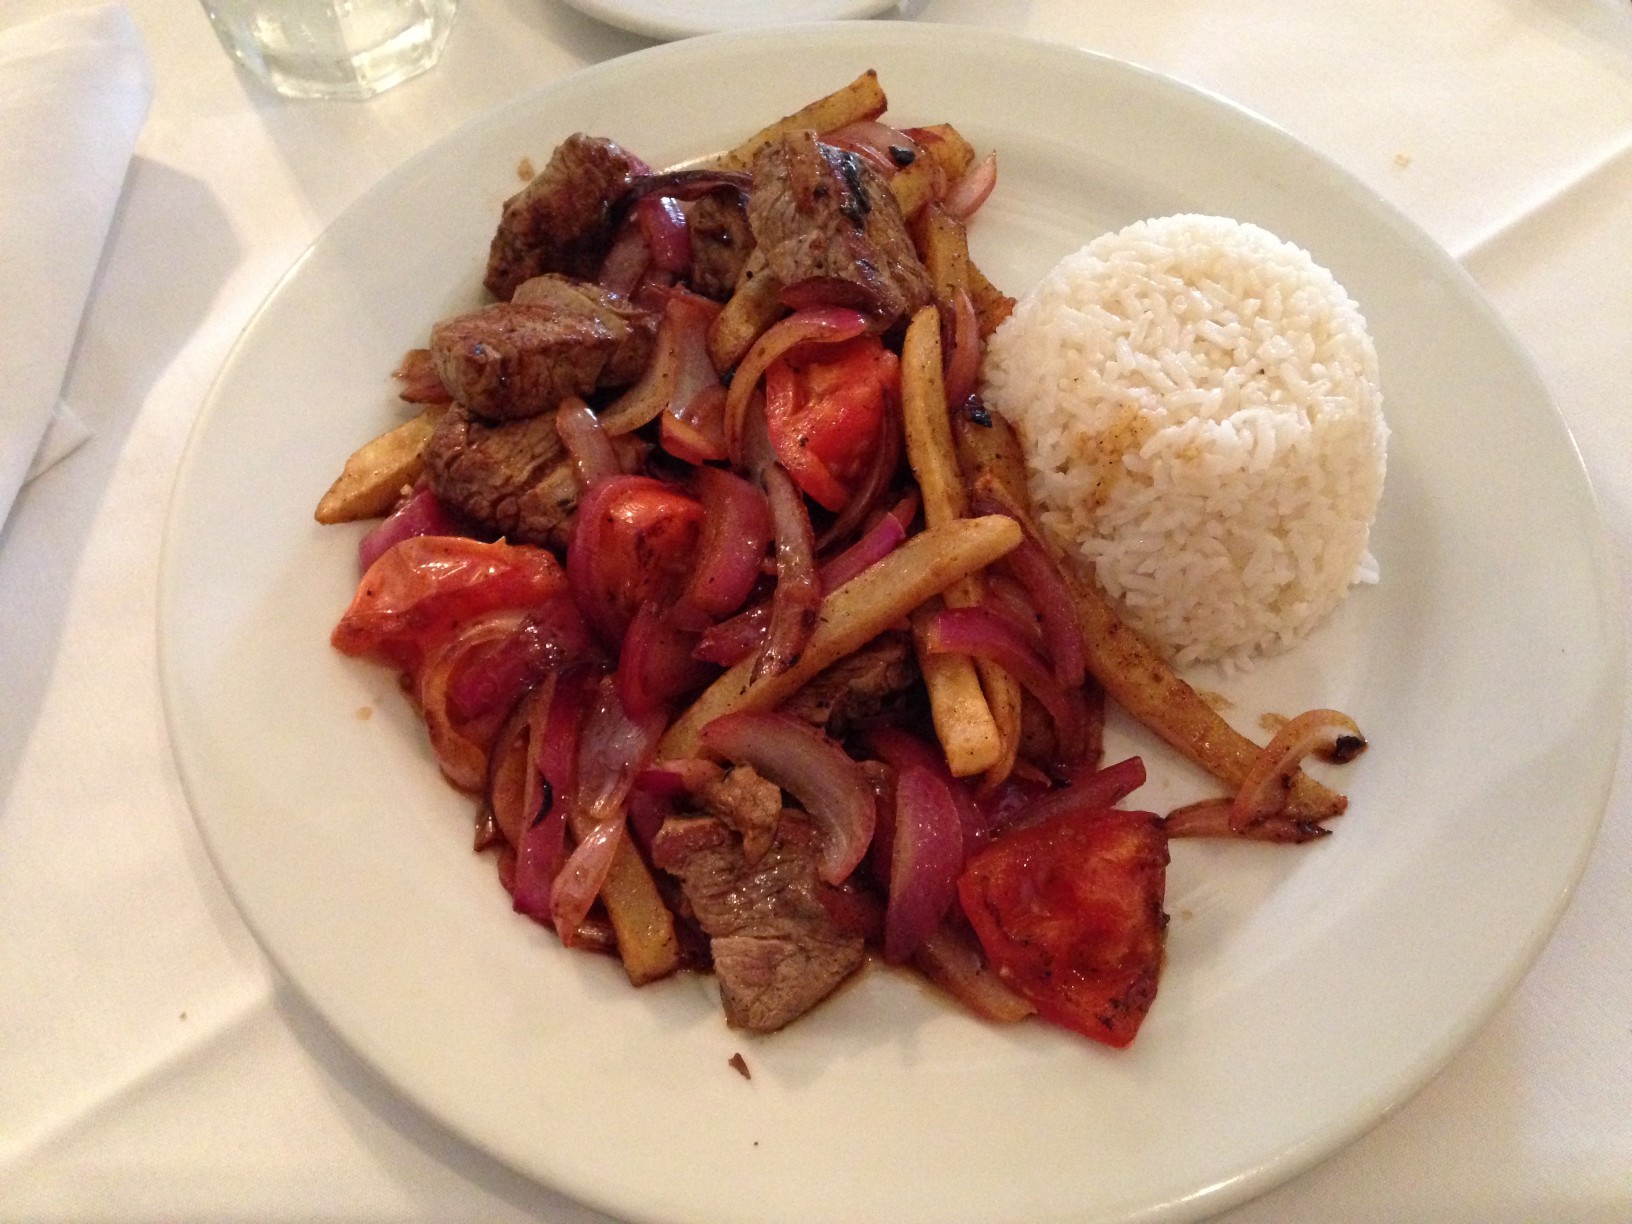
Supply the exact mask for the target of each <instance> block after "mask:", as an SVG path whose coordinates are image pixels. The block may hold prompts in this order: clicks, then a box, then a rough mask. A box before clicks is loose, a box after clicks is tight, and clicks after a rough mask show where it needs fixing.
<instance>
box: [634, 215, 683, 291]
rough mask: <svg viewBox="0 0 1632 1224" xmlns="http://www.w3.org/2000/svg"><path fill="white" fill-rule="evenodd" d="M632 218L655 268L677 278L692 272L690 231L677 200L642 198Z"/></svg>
mask: <svg viewBox="0 0 1632 1224" xmlns="http://www.w3.org/2000/svg"><path fill="white" fill-rule="evenodd" d="M634 217H635V224H637V225H639V226H640V232H641V234H642V236H644V237H645V239H646V247H647V249H648V250H649V251H651V253H652V266H653V267H654V268H657V269H658V270H659V271H662V272H669V273H673V274H675V275H677V276H678V275H684V274H685V273H687V272H689V271H691V228H690V227H689V226H688V225H687V224H686V214H685V213H684V212H682V211H681V210H680V202H679V201H678V200H676V199H675V198H674V197H673V196H668V195H649V196H643V197H642V198H641V199H640V200H638V201H637V202H636V203H635V208H634Z"/></svg>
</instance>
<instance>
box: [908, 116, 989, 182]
mask: <svg viewBox="0 0 1632 1224" xmlns="http://www.w3.org/2000/svg"><path fill="white" fill-rule="evenodd" d="M913 131H914V132H915V133H916V134H917V136H918V147H919V148H920V149H922V150H923V151H924V152H925V153H927V154H929V156H930V158H931V160H933V161H934V162H935V164H936V165H937V166H939V167H940V168H941V170H942V171H943V172H944V173H945V174H946V178H947V181H948V182H951V181H952V180H953V179H955V178H959V177H961V176H962V175H964V174H965V173H967V172H968V170H969V167H970V166H972V165H974V164H975V146H974V145H972V144H970V143H969V141H968V140H966V139H965V138H964V135H963V133H962V132H960V131H958V129H957V128H955V127H953V126H952V125H951V124H950V123H932V124H930V125H929V126H928V127H921V128H914V129H913Z"/></svg>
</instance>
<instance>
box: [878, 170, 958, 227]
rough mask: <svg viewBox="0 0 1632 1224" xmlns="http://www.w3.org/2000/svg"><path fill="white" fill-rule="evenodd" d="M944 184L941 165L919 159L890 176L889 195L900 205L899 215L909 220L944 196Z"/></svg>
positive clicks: (944, 178) (945, 180) (943, 171)
mask: <svg viewBox="0 0 1632 1224" xmlns="http://www.w3.org/2000/svg"><path fill="white" fill-rule="evenodd" d="M946 184H947V177H946V171H945V170H944V169H942V168H941V164H940V163H939V162H937V161H936V160H935V159H934V158H933V157H920V158H918V159H916V160H915V161H914V162H913V163H912V164H911V165H910V166H903V167H902V168H901V169H900V170H897V171H896V172H895V174H894V175H892V176H891V178H890V194H891V195H893V196H894V197H895V202H896V203H897V204H898V205H900V208H901V215H902V216H903V217H905V218H907V219H908V220H911V219H912V218H913V217H914V216H916V215H917V214H918V213H920V212H922V211H923V210H924V208H925V207H927V206H928V205H930V204H932V203H934V202H935V201H936V200H938V199H940V198H941V197H942V196H943V195H945V194H946Z"/></svg>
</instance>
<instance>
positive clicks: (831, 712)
mask: <svg viewBox="0 0 1632 1224" xmlns="http://www.w3.org/2000/svg"><path fill="white" fill-rule="evenodd" d="M917 683H918V663H917V660H916V657H915V656H914V654H913V651H912V639H911V638H910V637H909V636H908V635H907V634H905V633H898V632H890V633H884V634H881V635H880V636H878V637H876V638H874V639H873V640H872V641H871V642H870V643H868V644H867V645H866V646H864V647H862V648H861V649H860V650H858V651H856V652H855V653H854V654H851V655H848V656H846V657H845V658H843V659H840V660H839V661H838V662H837V663H835V664H833V666H832V667H829V668H828V669H827V670H826V671H823V672H821V673H820V674H818V675H817V676H816V677H814V678H813V679H812V680H811V681H810V683H808V684H806V685H805V687H804V688H802V689H800V690H799V691H798V692H797V693H795V694H794V695H793V696H792V697H790V698H788V699H787V700H786V701H784V702H783V703H782V707H781V708H782V712H783V713H784V714H791V715H793V716H794V717H795V718H802V719H804V721H806V722H808V723H810V724H811V725H812V726H815V727H820V728H821V729H822V730H824V731H826V732H827V733H828V735H830V736H833V737H834V738H835V739H842V738H844V736H846V735H848V734H849V733H850V732H851V731H853V730H855V729H857V728H858V727H863V726H865V725H866V724H867V723H869V722H871V721H874V720H876V719H878V718H880V717H884V716H889V715H893V714H895V713H897V712H898V708H899V707H900V706H901V705H902V704H903V701H904V699H905V698H906V696H907V694H908V693H909V692H910V691H911V689H912V688H913V686H914V685H916V684H917Z"/></svg>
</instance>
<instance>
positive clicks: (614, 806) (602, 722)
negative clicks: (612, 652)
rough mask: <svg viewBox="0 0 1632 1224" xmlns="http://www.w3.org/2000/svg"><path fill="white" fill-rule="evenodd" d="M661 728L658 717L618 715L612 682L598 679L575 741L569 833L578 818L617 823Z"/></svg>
mask: <svg viewBox="0 0 1632 1224" xmlns="http://www.w3.org/2000/svg"><path fill="white" fill-rule="evenodd" d="M667 722H668V720H667V719H666V718H664V717H663V715H662V712H661V711H658V712H648V713H644V714H640V715H636V714H634V713H632V712H631V711H628V710H626V709H624V706H623V702H622V700H621V698H620V697H619V696H618V690H617V685H616V682H615V681H614V679H613V678H612V677H610V676H607V677H603V678H602V679H601V681H600V682H599V683H598V684H597V685H596V686H595V688H594V690H593V691H592V692H591V693H590V696H589V700H588V708H587V710H586V711H585V714H584V722H583V729H582V730H581V731H580V732H579V736H578V756H577V760H576V762H575V763H574V773H575V776H574V779H573V787H572V797H571V803H572V809H571V810H572V812H573V814H574V820H573V827H574V828H577V827H579V818H581V819H582V820H583V821H585V822H589V823H593V824H601V823H603V822H605V821H608V820H617V821H621V820H622V819H623V803H624V800H625V799H627V798H628V795H629V789H630V787H632V786H633V785H634V783H635V778H636V777H637V776H638V775H639V774H640V772H641V771H642V770H643V769H645V768H646V767H647V766H648V765H650V764H651V762H652V757H653V755H654V754H655V753H656V751H657V741H658V737H659V736H661V735H662V734H663V729H664V727H665V726H666V725H667Z"/></svg>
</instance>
